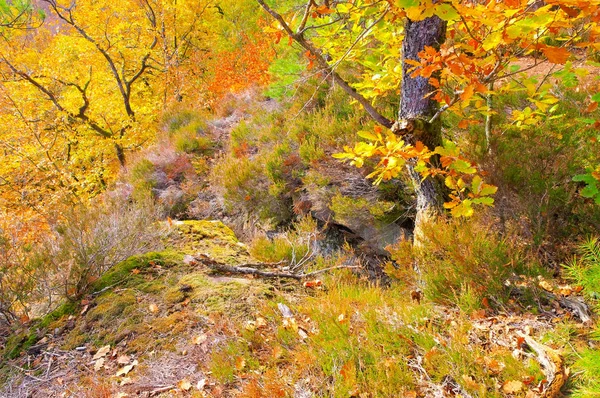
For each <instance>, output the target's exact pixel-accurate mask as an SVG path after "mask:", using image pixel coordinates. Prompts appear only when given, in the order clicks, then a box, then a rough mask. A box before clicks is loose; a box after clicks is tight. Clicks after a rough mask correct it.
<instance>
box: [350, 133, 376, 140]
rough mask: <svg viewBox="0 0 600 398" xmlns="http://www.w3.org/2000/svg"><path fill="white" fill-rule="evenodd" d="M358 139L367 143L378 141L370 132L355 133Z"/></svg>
mask: <svg viewBox="0 0 600 398" xmlns="http://www.w3.org/2000/svg"><path fill="white" fill-rule="evenodd" d="M356 134H357V135H358V136H359V137H361V138H364V139H367V140H369V141H379V137H378V136H377V135H376V134H375V133H372V132H370V131H359V132H358V133H356Z"/></svg>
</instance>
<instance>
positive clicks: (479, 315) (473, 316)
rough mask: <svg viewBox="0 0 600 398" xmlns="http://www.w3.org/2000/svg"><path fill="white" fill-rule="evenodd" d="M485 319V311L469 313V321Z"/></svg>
mask: <svg viewBox="0 0 600 398" xmlns="http://www.w3.org/2000/svg"><path fill="white" fill-rule="evenodd" d="M484 318H485V309H484V308H482V309H480V310H477V311H473V312H472V313H471V319H484Z"/></svg>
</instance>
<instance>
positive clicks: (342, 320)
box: [337, 314, 346, 323]
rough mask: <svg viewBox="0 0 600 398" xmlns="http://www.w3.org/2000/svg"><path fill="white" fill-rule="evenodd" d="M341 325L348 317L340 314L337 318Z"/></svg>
mask: <svg viewBox="0 0 600 398" xmlns="http://www.w3.org/2000/svg"><path fill="white" fill-rule="evenodd" d="M337 320H338V322H339V323H343V322H344V321H345V320H346V316H345V315H344V314H340V315H338V317H337Z"/></svg>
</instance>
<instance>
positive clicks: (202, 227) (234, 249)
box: [169, 220, 250, 264]
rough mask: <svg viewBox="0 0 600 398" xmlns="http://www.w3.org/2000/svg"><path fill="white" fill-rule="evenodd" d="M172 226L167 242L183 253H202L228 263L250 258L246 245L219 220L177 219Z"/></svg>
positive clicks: (246, 260)
mask: <svg viewBox="0 0 600 398" xmlns="http://www.w3.org/2000/svg"><path fill="white" fill-rule="evenodd" d="M174 227H175V228H174V233H173V235H172V237H171V240H170V242H169V244H170V245H171V246H173V247H174V248H176V249H177V250H178V251H179V252H181V253H183V254H196V253H203V254H207V255H209V256H210V257H212V258H214V259H215V260H218V261H222V262H224V263H228V264H235V263H241V262H248V261H249V260H250V258H249V256H248V251H247V249H246V245H244V244H243V243H241V242H240V241H238V239H237V237H236V236H235V234H234V232H233V231H232V230H231V229H230V228H229V227H227V226H226V225H225V224H223V223H222V222H220V221H210V220H187V221H177V222H175V223H174Z"/></svg>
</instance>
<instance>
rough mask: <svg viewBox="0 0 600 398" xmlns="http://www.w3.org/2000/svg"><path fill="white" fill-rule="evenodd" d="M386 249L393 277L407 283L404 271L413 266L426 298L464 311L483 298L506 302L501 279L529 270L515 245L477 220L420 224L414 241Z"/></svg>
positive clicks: (407, 272) (481, 302) (406, 272)
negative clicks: (418, 236) (420, 232)
mask: <svg viewBox="0 0 600 398" xmlns="http://www.w3.org/2000/svg"><path fill="white" fill-rule="evenodd" d="M390 249H391V253H392V259H393V260H394V261H396V263H397V265H398V271H395V270H391V272H390V274H391V276H394V275H399V277H400V278H401V279H403V280H405V281H406V279H407V278H406V277H407V275H410V272H409V271H408V270H410V269H412V267H414V266H415V264H417V266H418V268H419V270H420V272H421V275H420V278H422V279H421V280H420V281H417V282H418V283H420V284H422V288H423V293H424V294H425V296H426V297H427V298H428V299H431V300H432V301H434V302H437V303H442V304H453V305H457V306H459V307H460V308H461V309H462V310H464V311H465V312H467V313H469V312H471V311H473V310H476V309H479V308H481V307H482V306H483V302H484V298H487V299H493V301H497V302H503V301H505V300H506V299H507V298H508V297H507V296H508V291H507V290H506V289H505V287H504V282H505V280H506V279H507V278H508V277H509V276H510V275H511V274H512V273H513V272H519V273H521V272H525V271H527V270H526V262H525V256H524V254H523V253H522V252H521V251H520V250H519V249H517V248H516V247H514V245H512V244H510V242H508V241H507V240H505V239H502V238H500V236H499V235H498V234H496V233H495V232H493V231H491V230H490V229H488V228H485V227H483V226H481V225H479V224H478V223H477V222H476V221H475V220H470V221H468V222H465V221H464V220H461V221H457V220H450V221H444V220H440V221H438V222H435V223H433V222H432V223H431V224H429V225H426V226H425V227H424V228H423V237H422V239H421V240H420V241H419V243H418V245H413V244H410V243H407V242H402V243H401V244H399V245H397V246H395V247H393V248H390ZM413 277H414V278H416V277H417V276H416V275H415V274H413ZM413 282H414V281H413Z"/></svg>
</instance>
